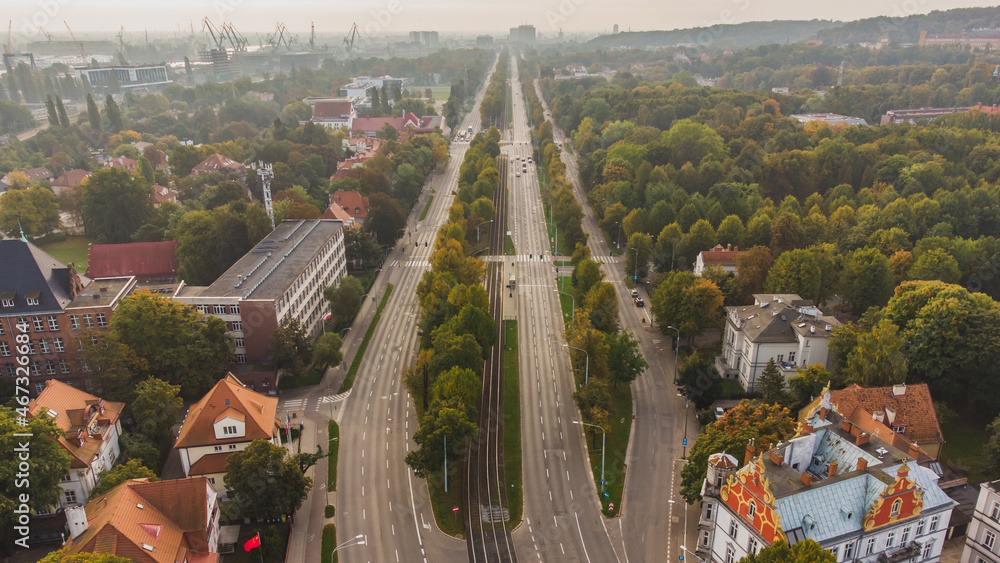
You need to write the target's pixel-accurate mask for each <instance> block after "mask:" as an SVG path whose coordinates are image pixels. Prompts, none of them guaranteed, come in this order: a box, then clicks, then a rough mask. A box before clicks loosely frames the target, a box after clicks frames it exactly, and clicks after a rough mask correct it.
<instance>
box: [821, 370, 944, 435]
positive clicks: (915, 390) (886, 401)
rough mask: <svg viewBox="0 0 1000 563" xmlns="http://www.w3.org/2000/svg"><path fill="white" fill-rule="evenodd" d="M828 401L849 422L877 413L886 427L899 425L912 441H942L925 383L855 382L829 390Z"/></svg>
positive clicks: (872, 417) (892, 429) (896, 427)
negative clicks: (886, 384) (884, 384)
mask: <svg viewBox="0 0 1000 563" xmlns="http://www.w3.org/2000/svg"><path fill="white" fill-rule="evenodd" d="M830 402H831V403H833V405H834V408H836V409H837V412H839V413H840V414H841V416H844V417H846V418H848V419H849V420H851V421H852V422H854V421H855V419H868V420H873V419H875V418H876V417H877V418H881V419H882V420H879V421H878V422H879V423H883V421H884V426H885V427H886V428H887V429H889V430H890V431H894V430H896V429H900V428H901V429H902V432H898V433H899V434H902V435H903V436H905V437H906V438H907V439H908V440H910V441H911V442H915V443H916V444H927V443H935V444H937V443H943V442H944V434H943V433H942V432H941V425H940V424H939V423H938V419H937V415H936V414H935V412H934V400H933V399H932V398H931V391H930V388H929V387H928V386H927V384H926V383H917V384H912V385H906V384H903V385H894V386H890V387H868V388H865V387H861V386H859V385H857V384H855V385H851V386H850V387H847V388H846V389H840V390H837V391H831V392H830ZM873 415H874V416H873Z"/></svg>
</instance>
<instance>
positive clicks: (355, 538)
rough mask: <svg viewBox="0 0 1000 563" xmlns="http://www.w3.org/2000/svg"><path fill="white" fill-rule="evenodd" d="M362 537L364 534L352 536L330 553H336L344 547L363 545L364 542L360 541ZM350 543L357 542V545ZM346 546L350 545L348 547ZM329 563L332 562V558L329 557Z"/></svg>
mask: <svg viewBox="0 0 1000 563" xmlns="http://www.w3.org/2000/svg"><path fill="white" fill-rule="evenodd" d="M364 537H365V536H364V534H358V535H356V536H354V537H353V538H351V539H349V540H347V541H345V542H344V543H342V544H340V545H338V546H337V547H335V548H333V552H332V553H337V550H338V549H341V548H344V547H354V546H356V545H365V540H364V539H362V538H364ZM351 542H357V543H351ZM348 544H350V545H348ZM330 561H333V557H330Z"/></svg>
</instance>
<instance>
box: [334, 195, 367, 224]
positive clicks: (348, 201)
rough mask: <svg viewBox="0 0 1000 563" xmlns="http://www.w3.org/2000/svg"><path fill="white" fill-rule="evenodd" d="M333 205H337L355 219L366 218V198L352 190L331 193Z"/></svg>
mask: <svg viewBox="0 0 1000 563" xmlns="http://www.w3.org/2000/svg"><path fill="white" fill-rule="evenodd" d="M333 203H337V204H339V205H340V206H341V207H342V208H343V209H344V211H345V212H347V214H348V215H350V216H351V217H354V218H355V219H364V218H366V217H368V198H367V197H365V196H362V195H361V193H360V192H356V191H353V190H350V191H347V190H337V191H335V192H333Z"/></svg>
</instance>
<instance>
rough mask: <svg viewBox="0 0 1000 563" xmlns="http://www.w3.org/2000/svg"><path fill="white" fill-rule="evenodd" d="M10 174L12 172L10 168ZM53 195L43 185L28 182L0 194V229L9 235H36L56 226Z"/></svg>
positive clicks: (41, 234)
mask: <svg viewBox="0 0 1000 563" xmlns="http://www.w3.org/2000/svg"><path fill="white" fill-rule="evenodd" d="M11 174H13V172H11ZM59 225H60V221H59V210H58V206H57V205H56V200H55V196H53V195H52V192H51V191H49V190H48V189H47V188H43V187H41V186H31V187H30V188H28V189H23V190H7V191H6V192H4V193H3V194H0V230H3V232H4V233H7V236H8V237H10V238H21V233H22V232H23V233H24V234H25V236H28V237H31V238H37V237H40V236H43V235H47V234H49V233H51V232H52V231H54V230H56V229H58V228H59Z"/></svg>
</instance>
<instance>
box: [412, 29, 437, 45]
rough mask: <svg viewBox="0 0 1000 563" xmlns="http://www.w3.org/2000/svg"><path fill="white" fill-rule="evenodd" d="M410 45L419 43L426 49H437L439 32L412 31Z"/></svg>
mask: <svg viewBox="0 0 1000 563" xmlns="http://www.w3.org/2000/svg"><path fill="white" fill-rule="evenodd" d="M410 43H419V44H420V45H423V46H425V47H437V45H438V32H436V31H411V32H410Z"/></svg>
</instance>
